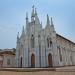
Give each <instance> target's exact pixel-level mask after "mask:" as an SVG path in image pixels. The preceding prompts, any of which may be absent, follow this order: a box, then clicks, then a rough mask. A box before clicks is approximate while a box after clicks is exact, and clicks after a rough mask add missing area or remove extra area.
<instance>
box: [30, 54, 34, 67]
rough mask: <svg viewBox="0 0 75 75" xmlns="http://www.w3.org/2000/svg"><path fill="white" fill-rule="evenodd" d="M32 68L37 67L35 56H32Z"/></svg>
mask: <svg viewBox="0 0 75 75" xmlns="http://www.w3.org/2000/svg"><path fill="white" fill-rule="evenodd" d="M31 67H32V68H33V67H35V54H32V55H31Z"/></svg>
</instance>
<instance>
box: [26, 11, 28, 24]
mask: <svg viewBox="0 0 75 75" xmlns="http://www.w3.org/2000/svg"><path fill="white" fill-rule="evenodd" d="M27 24H28V13H27V12H26V25H27Z"/></svg>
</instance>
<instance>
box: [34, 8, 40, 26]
mask: <svg viewBox="0 0 75 75" xmlns="http://www.w3.org/2000/svg"><path fill="white" fill-rule="evenodd" d="M35 24H38V25H40V21H39V18H38V15H37V11H36V8H35Z"/></svg>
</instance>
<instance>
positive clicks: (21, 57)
mask: <svg viewBox="0 0 75 75" xmlns="http://www.w3.org/2000/svg"><path fill="white" fill-rule="evenodd" d="M20 60H21V61H20V67H21V68H22V57H21V59H20Z"/></svg>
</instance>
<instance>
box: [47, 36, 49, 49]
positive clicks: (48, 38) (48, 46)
mask: <svg viewBox="0 0 75 75" xmlns="http://www.w3.org/2000/svg"><path fill="white" fill-rule="evenodd" d="M47 47H48V48H49V37H48V38H47Z"/></svg>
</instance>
